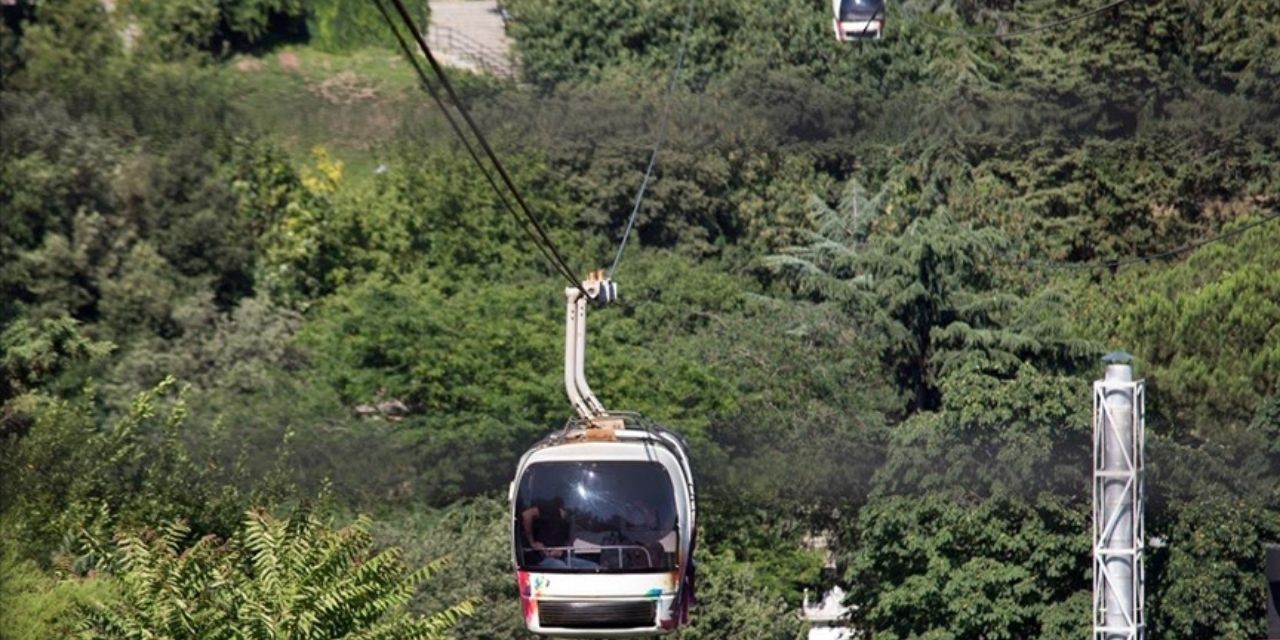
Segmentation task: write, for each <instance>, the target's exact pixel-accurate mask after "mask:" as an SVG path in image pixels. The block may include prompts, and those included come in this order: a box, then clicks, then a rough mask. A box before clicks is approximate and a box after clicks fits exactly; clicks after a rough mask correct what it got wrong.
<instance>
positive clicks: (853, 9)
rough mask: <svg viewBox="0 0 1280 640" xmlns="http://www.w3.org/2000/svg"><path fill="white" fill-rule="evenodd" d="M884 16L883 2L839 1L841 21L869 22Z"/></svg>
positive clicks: (870, 0)
mask: <svg viewBox="0 0 1280 640" xmlns="http://www.w3.org/2000/svg"><path fill="white" fill-rule="evenodd" d="M883 15H884V0H841V2H840V19H841V20H871V19H874V18H875V17H876V16H883Z"/></svg>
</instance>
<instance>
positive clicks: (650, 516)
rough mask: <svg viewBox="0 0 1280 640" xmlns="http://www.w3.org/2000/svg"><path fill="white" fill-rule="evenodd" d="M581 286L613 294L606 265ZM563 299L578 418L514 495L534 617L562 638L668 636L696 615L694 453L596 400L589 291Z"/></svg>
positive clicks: (530, 455) (546, 447) (526, 464)
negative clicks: (588, 352)
mask: <svg viewBox="0 0 1280 640" xmlns="http://www.w3.org/2000/svg"><path fill="white" fill-rule="evenodd" d="M583 289H585V290H586V293H587V294H588V295H589V296H590V297H591V298H593V299H595V300H597V301H600V302H608V301H610V300H612V299H613V298H614V297H615V296H616V289H615V288H614V285H613V283H612V282H610V281H609V280H607V279H605V278H604V277H603V274H602V273H600V272H596V273H594V274H592V276H591V277H590V278H589V279H588V280H587V281H585V282H583ZM565 296H566V298H567V312H566V322H565V376H564V381H565V390H566V392H567V393H568V395H569V399H570V401H571V402H572V404H573V406H574V409H576V410H577V412H578V416H579V417H577V418H575V419H572V420H570V421H569V422H568V424H566V425H565V427H564V429H562V430H561V431H559V432H556V433H554V434H552V435H550V436H547V437H546V438H544V439H543V440H542V441H541V442H539V443H537V444H536V445H534V446H533V447H532V448H530V449H529V451H528V452H526V453H525V454H524V456H523V457H522V458H521V459H520V463H519V465H518V466H517V468H516V477H515V480H514V481H512V483H511V489H510V493H509V496H508V497H509V499H510V501H511V527H512V560H513V561H514V563H515V568H516V580H517V582H518V584H519V588H520V603H521V605H522V609H523V612H524V619H525V624H526V625H527V626H528V628H529V630H530V631H532V632H534V633H538V634H545V635H555V636H576V637H627V636H644V635H658V634H663V633H667V632H670V631H673V630H675V629H676V628H677V627H678V626H680V625H681V624H684V623H686V622H687V621H688V614H689V604H690V603H691V602H692V599H693V582H694V576H693V549H694V543H695V533H694V532H695V517H696V510H695V506H694V489H693V474H692V472H691V470H690V467H689V456H688V450H687V448H686V446H685V443H684V441H683V440H682V439H681V438H680V437H679V436H678V435H676V434H674V433H672V432H670V431H667V430H666V429H664V428H662V427H660V426H658V425H656V424H653V423H651V422H648V421H646V420H644V419H643V418H641V417H640V416H638V415H636V414H629V413H618V412H609V411H606V410H605V409H604V407H603V406H602V405H601V404H600V401H599V400H597V399H596V396H595V394H594V393H593V392H592V391H591V388H590V387H589V386H587V382H586V376H585V374H584V372H583V367H584V363H585V347H586V310H587V303H588V299H587V297H585V296H583V295H582V291H580V290H579V289H578V288H576V287H571V288H568V289H566V290H565Z"/></svg>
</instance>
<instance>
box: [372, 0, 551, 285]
mask: <svg viewBox="0 0 1280 640" xmlns="http://www.w3.org/2000/svg"><path fill="white" fill-rule="evenodd" d="M373 2H374V5H376V6H377V7H378V12H379V13H381V14H382V17H383V19H385V20H386V21H387V26H388V27H390V28H391V33H392V34H393V35H395V37H396V42H398V43H399V44H400V51H402V52H403V53H404V55H405V58H406V59H408V60H409V64H410V65H412V66H413V69H414V71H416V72H417V73H418V78H419V80H420V81H421V84H422V87H423V88H424V89H426V91H427V93H428V94H430V95H431V98H432V99H433V100H435V103H436V105H438V106H439V107H440V111H441V113H443V114H444V117H445V120H447V121H448V122H449V126H450V127H451V128H452V129H453V132H454V133H456V134H457V135H458V139H459V140H461V141H462V146H463V147H465V148H466V150H467V153H468V154H469V155H470V156H471V159H472V160H473V161H474V162H475V164H476V166H477V167H479V169H480V173H481V174H483V175H484V178H485V180H486V181H487V182H488V183H489V186H490V187H491V188H493V191H494V193H496V194H498V200H499V201H501V202H502V206H503V207H504V208H505V209H506V210H507V211H508V212H510V213H511V215H512V217H514V218H515V220H516V223H517V224H519V225H520V229H521V230H522V231H524V232H525V233H526V234H528V235H529V237H530V238H531V239H532V240H533V244H534V246H536V247H538V250H539V251H541V252H542V255H543V256H544V257H545V258H546V259H547V260H548V261H549V262H551V264H552V266H553V267H554V268H555V269H556V271H557V272H559V273H560V274H561V275H566V274H565V273H564V272H563V271H561V270H560V268H559V264H557V263H556V261H555V258H554V257H552V255H551V253H550V252H549V251H548V250H547V248H546V247H544V246H543V245H542V243H541V242H538V238H537V237H536V236H535V235H534V234H533V231H532V230H530V229H529V223H528V222H526V221H525V219H524V218H523V217H521V215H520V213H519V212H517V211H516V209H515V207H514V206H512V204H511V200H510V199H509V198H508V197H507V194H506V192H505V191H503V190H502V188H501V187H499V186H498V182H497V180H496V179H495V178H494V177H493V173H492V172H490V171H489V168H488V167H486V166H485V164H484V161H483V160H481V159H480V154H479V153H478V152H477V151H476V148H475V146H473V145H472V144H471V140H470V139H469V138H467V136H466V134H465V133H464V132H463V131H462V126H461V125H460V124H458V121H457V119H456V118H454V116H453V114H452V113H451V112H450V111H449V108H448V106H447V105H446V104H445V102H444V98H443V97H442V96H441V95H440V92H439V91H437V90H436V88H435V85H433V84H431V81H430V80H428V79H427V74H426V71H425V70H424V69H423V68H422V66H421V65H420V64H419V63H418V59H417V58H416V57H414V55H413V51H412V50H411V49H410V48H409V43H408V42H405V39H404V36H402V35H400V30H399V29H397V28H396V26H395V22H394V21H393V20H392V18H391V14H390V13H388V12H387V9H386V7H385V6H384V5H383V4H382V0H373ZM571 281H572V280H571Z"/></svg>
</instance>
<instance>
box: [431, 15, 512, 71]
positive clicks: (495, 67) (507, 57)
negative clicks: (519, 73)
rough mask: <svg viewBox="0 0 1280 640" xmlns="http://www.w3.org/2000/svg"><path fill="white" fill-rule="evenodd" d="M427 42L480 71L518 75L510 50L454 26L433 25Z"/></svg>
mask: <svg viewBox="0 0 1280 640" xmlns="http://www.w3.org/2000/svg"><path fill="white" fill-rule="evenodd" d="M427 43H428V44H430V45H431V46H432V47H433V48H435V49H437V50H439V51H441V52H445V53H447V54H449V55H450V56H453V57H454V58H457V59H459V60H461V61H462V62H464V63H467V64H470V65H472V66H474V67H475V68H476V69H477V70H479V71H483V72H485V73H488V74H490V75H493V76H497V77H499V78H507V79H514V78H515V77H516V65H515V61H514V60H513V58H512V57H511V54H510V53H509V52H506V51H502V50H500V49H498V48H496V47H491V46H489V45H486V44H484V43H482V42H479V41H478V40H475V39H474V38H471V37H470V36H467V35H466V34H464V33H462V32H461V31H458V30H457V29H454V28H453V27H445V26H441V25H431V26H430V28H428V29H427Z"/></svg>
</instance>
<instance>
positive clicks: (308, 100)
mask: <svg viewBox="0 0 1280 640" xmlns="http://www.w3.org/2000/svg"><path fill="white" fill-rule="evenodd" d="M226 72H227V73H229V74H230V75H231V77H232V82H231V84H232V87H233V91H234V92H235V95H236V97H235V101H236V103H237V104H238V105H239V106H240V107H241V108H242V109H243V111H244V113H245V114H246V116H248V118H249V119H250V121H251V122H252V123H253V124H254V126H255V127H256V128H257V129H258V130H260V131H262V132H263V133H265V134H267V135H270V136H272V137H274V138H275V139H277V140H278V141H279V142H280V143H281V144H282V145H284V147H285V148H286V149H288V150H289V151H290V152H291V153H292V154H294V155H295V156H297V157H299V158H309V157H310V152H311V149H312V148H314V147H316V146H318V145H319V146H324V147H325V148H326V149H328V150H329V152H330V153H331V154H332V155H333V156H334V157H335V158H337V159H339V160H341V161H342V162H343V163H344V164H345V165H346V168H347V172H348V175H350V176H351V177H352V178H356V179H359V178H360V177H362V176H371V175H372V174H373V170H374V168H375V167H376V166H377V165H378V164H379V158H378V156H379V153H380V150H382V149H384V148H386V146H387V144H388V143H389V142H391V141H392V140H393V139H394V137H395V135H396V133H397V132H398V131H399V129H400V126H401V123H402V122H403V119H404V116H405V114H406V113H408V111H409V109H408V108H409V107H410V106H413V105H415V104H416V101H418V100H421V98H420V97H419V94H418V93H417V89H416V88H415V86H416V78H415V76H414V72H413V69H412V68H411V67H410V66H409V64H408V63H407V62H406V61H405V60H404V58H403V57H402V56H401V55H400V54H398V53H397V52H395V51H392V50H389V49H362V50H359V51H355V52H352V53H348V54H331V53H325V52H322V51H318V50H316V49H313V48H308V47H286V48H282V49H279V50H276V51H273V52H271V53H269V54H267V55H265V56H261V57H255V56H239V57H236V58H234V59H232V60H231V61H229V62H228V63H227V65H226Z"/></svg>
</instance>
